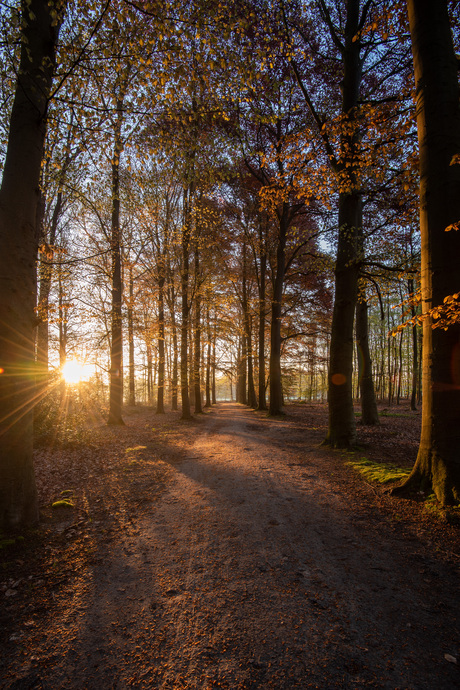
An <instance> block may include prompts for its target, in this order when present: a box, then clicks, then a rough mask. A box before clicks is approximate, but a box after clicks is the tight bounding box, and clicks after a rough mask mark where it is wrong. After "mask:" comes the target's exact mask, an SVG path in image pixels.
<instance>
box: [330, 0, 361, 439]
mask: <svg viewBox="0 0 460 690" xmlns="http://www.w3.org/2000/svg"><path fill="white" fill-rule="evenodd" d="M358 27H359V0H348V3H347V21H346V27H345V46H344V51H343V68H344V75H343V88H342V92H343V100H342V113H343V115H344V116H345V117H346V119H347V121H348V122H347V123H346V124H348V125H349V127H347V129H348V131H344V132H343V133H342V135H341V158H342V160H341V162H340V164H339V177H341V178H343V179H342V180H341V184H342V186H344V184H345V182H347V184H346V187H348V189H345V190H344V189H342V190H341V191H340V194H339V236H338V245H337V259H336V264H335V299H334V310H333V313H332V327H331V345H330V359H329V388H328V403H329V431H328V435H327V439H326V442H327V443H329V444H330V445H331V446H333V447H337V448H347V447H349V446H352V445H353V444H354V443H355V440H356V421H355V415H354V411H353V388H352V376H353V324H354V316H355V307H356V300H357V295H358V238H359V234H360V232H361V226H362V195H361V191H360V189H358V188H357V186H356V182H355V179H354V177H355V176H354V173H353V169H354V166H356V165H357V164H359V153H358V151H357V143H358V138H359V137H358V132H357V131H354V130H355V129H356V123H355V118H356V108H357V106H358V100H359V89H360V84H361V60H360V50H361V46H360V41H359V40H353V39H354V38H355V37H356V35H357V32H358ZM344 124H345V123H344Z"/></svg>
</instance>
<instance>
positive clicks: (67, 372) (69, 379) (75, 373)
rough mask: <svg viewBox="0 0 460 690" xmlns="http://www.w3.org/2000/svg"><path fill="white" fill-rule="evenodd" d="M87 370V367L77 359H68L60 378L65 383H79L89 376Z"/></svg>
mask: <svg viewBox="0 0 460 690" xmlns="http://www.w3.org/2000/svg"><path fill="white" fill-rule="evenodd" d="M89 369H90V367H88V365H86V364H84V363H83V362H80V361H79V360H78V359H69V360H67V362H66V363H65V364H64V366H63V367H62V378H63V379H64V381H65V382H66V383H80V381H85V380H87V379H88V378H89V377H90V376H91V373H90V371H89Z"/></svg>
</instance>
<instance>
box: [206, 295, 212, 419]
mask: <svg viewBox="0 0 460 690" xmlns="http://www.w3.org/2000/svg"><path fill="white" fill-rule="evenodd" d="M206 324H207V331H206V339H207V341H208V342H207V345H206V402H205V407H211V316H210V309H209V298H208V303H207V305H206Z"/></svg>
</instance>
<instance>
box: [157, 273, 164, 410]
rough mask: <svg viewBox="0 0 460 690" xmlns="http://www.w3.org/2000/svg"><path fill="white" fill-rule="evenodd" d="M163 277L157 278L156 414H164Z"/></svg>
mask: <svg viewBox="0 0 460 690" xmlns="http://www.w3.org/2000/svg"><path fill="white" fill-rule="evenodd" d="M164 284H165V277H164V275H160V277H159V279H158V389H157V410H156V411H157V414H164V411H165V406H164V396H165V306H164Z"/></svg>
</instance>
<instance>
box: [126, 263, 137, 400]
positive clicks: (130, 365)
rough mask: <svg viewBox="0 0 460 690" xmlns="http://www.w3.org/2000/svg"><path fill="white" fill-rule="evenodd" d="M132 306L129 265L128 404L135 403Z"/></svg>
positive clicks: (131, 271) (131, 283)
mask: <svg viewBox="0 0 460 690" xmlns="http://www.w3.org/2000/svg"><path fill="white" fill-rule="evenodd" d="M133 307H134V280H133V267H132V266H130V267H129V302H128V353H129V355H128V356H129V361H128V373H129V375H128V380H129V396H128V403H129V405H135V404H136V387H135V376H134V322H133Z"/></svg>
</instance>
